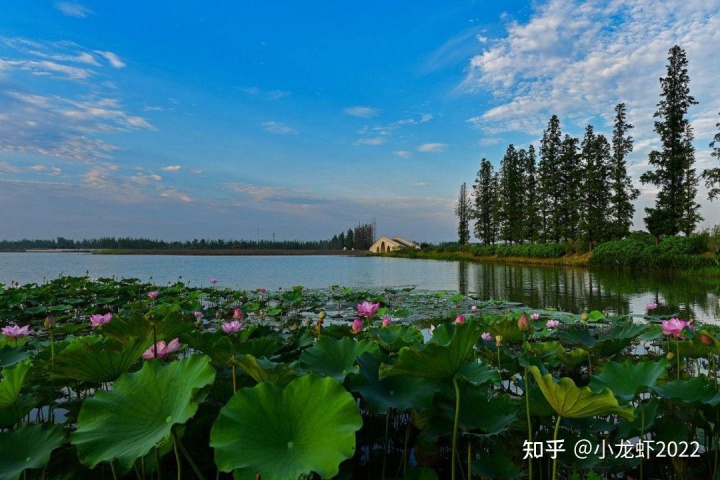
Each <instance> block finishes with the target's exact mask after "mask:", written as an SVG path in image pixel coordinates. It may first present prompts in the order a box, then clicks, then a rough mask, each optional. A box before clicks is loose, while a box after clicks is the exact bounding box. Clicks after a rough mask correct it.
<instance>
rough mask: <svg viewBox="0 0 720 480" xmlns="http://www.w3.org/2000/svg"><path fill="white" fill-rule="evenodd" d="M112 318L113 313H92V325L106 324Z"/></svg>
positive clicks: (94, 326)
mask: <svg viewBox="0 0 720 480" xmlns="http://www.w3.org/2000/svg"><path fill="white" fill-rule="evenodd" d="M111 318H112V313H106V314H105V315H90V326H91V327H92V328H97V327H99V326H100V325H105V324H106V323H108V322H109V321H110V319H111Z"/></svg>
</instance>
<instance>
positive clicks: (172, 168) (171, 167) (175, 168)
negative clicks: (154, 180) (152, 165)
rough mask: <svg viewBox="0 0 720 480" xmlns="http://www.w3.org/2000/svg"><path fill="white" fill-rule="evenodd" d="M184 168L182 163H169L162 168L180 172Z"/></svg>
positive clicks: (167, 170) (166, 170)
mask: <svg viewBox="0 0 720 480" xmlns="http://www.w3.org/2000/svg"><path fill="white" fill-rule="evenodd" d="M181 169H182V167H181V166H180V165H168V166H167V167H162V168H161V170H163V171H165V172H179V171H180V170H181Z"/></svg>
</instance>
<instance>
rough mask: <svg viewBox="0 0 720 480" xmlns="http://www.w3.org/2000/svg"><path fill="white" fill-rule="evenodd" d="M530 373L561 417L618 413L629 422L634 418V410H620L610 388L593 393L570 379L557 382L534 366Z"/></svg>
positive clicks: (583, 416) (529, 368)
mask: <svg viewBox="0 0 720 480" xmlns="http://www.w3.org/2000/svg"><path fill="white" fill-rule="evenodd" d="M528 371H530V372H531V373H532V375H533V377H535V381H536V382H537V384H538V386H539V387H540V390H542V392H543V395H544V396H545V398H546V399H547V401H548V403H550V405H551V406H552V407H553V409H554V410H555V412H556V413H557V414H558V415H560V416H561V417H565V418H586V417H592V416H594V415H603V414H607V413H617V414H619V415H622V416H623V417H624V418H627V419H628V420H632V419H633V418H634V416H633V410H632V408H620V405H618V401H617V399H616V398H615V396H614V395H613V393H612V391H611V390H610V389H609V388H605V389H603V390H602V391H601V392H600V393H593V392H592V391H591V390H590V388H588V387H582V388H578V387H577V386H576V385H575V382H573V381H572V379H570V378H561V379H560V380H559V381H558V382H555V380H554V379H553V377H552V375H551V374H549V373H548V374H546V375H545V376H543V375H541V374H540V370H539V369H538V368H537V367H536V366H534V365H532V366H530V367H528Z"/></svg>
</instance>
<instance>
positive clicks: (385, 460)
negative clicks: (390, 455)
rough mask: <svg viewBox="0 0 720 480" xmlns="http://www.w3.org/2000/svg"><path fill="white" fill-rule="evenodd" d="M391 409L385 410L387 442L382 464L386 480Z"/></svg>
mask: <svg viewBox="0 0 720 480" xmlns="http://www.w3.org/2000/svg"><path fill="white" fill-rule="evenodd" d="M390 411H391V409H390V408H388V409H387V411H386V412H385V442H384V443H383V465H382V479H383V480H385V467H386V466H387V448H388V435H389V434H390Z"/></svg>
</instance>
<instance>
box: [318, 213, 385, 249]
mask: <svg viewBox="0 0 720 480" xmlns="http://www.w3.org/2000/svg"><path fill="white" fill-rule="evenodd" d="M375 232H376V226H375V221H374V220H373V221H372V222H370V223H358V224H357V225H356V226H355V228H349V229H348V231H347V233H345V232H340V234H339V235H334V236H333V238H332V239H330V241H329V242H328V248H329V249H330V250H343V249H345V250H368V249H369V248H370V246H371V245H372V244H373V243H375Z"/></svg>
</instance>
